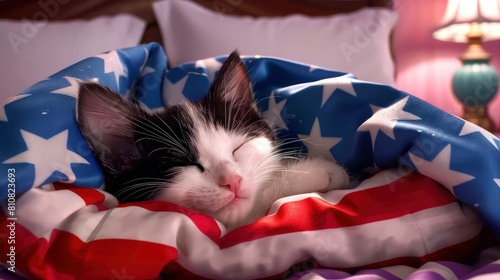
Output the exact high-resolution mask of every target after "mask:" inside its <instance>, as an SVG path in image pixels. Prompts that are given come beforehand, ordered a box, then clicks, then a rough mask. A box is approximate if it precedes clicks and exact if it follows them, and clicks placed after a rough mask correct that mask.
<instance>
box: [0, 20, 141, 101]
mask: <svg viewBox="0 0 500 280" xmlns="http://www.w3.org/2000/svg"><path fill="white" fill-rule="evenodd" d="M145 28H146V23H145V22H144V21H143V20H142V19H139V18H137V17H134V16H131V15H125V14H123V15H117V16H114V17H98V18H94V19H92V20H72V21H57V22H56V21H54V22H46V21H45V22H43V21H41V22H34V21H31V20H28V19H24V20H0V50H1V51H0V61H1V62H2V68H3V71H2V74H1V75H0V85H2V88H1V90H0V101H1V100H3V99H5V98H7V97H9V96H12V95H15V94H17V93H19V92H21V91H23V90H25V89H26V88H28V87H29V86H31V85H33V84H34V83H37V82H39V81H41V80H43V79H45V78H47V77H48V76H50V75H52V74H54V73H56V72H58V71H59V70H62V69H64V68H66V67H67V66H70V65H71V64H73V63H75V62H78V61H80V60H82V59H84V58H87V57H89V56H92V55H96V54H100V53H102V52H105V51H109V50H113V49H119V48H125V47H131V46H134V45H137V44H138V43H139V42H140V41H141V38H142V35H143V33H144V30H145Z"/></svg>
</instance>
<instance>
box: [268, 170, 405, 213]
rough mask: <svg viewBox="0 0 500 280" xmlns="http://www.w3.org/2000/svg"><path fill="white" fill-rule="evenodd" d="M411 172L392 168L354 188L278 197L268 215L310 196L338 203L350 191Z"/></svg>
mask: <svg viewBox="0 0 500 280" xmlns="http://www.w3.org/2000/svg"><path fill="white" fill-rule="evenodd" d="M411 172H412V171H411V170H408V169H401V168H391V169H387V170H383V171H381V172H379V173H377V174H375V175H374V176H373V177H371V178H369V179H367V180H364V181H363V182H361V184H359V185H358V186H357V187H356V188H354V189H348V190H333V191H329V192H327V193H307V194H299V195H293V196H288V197H284V198H281V199H278V200H277V201H276V202H274V203H273V205H272V206H271V208H270V209H269V212H268V215H273V214H276V213H277V212H278V210H279V208H280V207H281V206H282V205H283V204H285V203H289V202H293V201H299V200H304V199H307V198H310V197H315V198H322V199H323V200H326V201H327V202H329V203H331V204H338V203H339V202H340V201H341V200H342V199H343V198H344V197H345V196H346V195H348V194H350V193H355V192H359V191H364V190H368V189H373V188H377V187H381V186H385V185H388V184H391V183H393V182H395V181H397V180H400V179H401V178H403V177H404V176H406V175H408V174H410V173H411Z"/></svg>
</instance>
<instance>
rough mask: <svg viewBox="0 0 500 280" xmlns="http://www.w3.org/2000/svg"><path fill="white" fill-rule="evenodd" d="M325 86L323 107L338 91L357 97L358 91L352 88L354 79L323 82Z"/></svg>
mask: <svg viewBox="0 0 500 280" xmlns="http://www.w3.org/2000/svg"><path fill="white" fill-rule="evenodd" d="M320 82H322V84H323V99H322V100H321V106H322V107H323V105H325V102H326V101H327V100H328V98H330V96H332V94H333V93H334V92H335V91H336V90H337V89H341V90H343V91H345V92H347V93H349V94H350V95H352V96H356V91H355V90H354V87H353V86H352V79H350V78H347V77H337V78H330V79H324V80H321V81H320Z"/></svg>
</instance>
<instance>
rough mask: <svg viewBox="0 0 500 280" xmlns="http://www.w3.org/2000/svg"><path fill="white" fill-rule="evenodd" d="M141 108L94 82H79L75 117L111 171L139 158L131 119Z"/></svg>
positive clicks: (142, 113)
mask: <svg viewBox="0 0 500 280" xmlns="http://www.w3.org/2000/svg"><path fill="white" fill-rule="evenodd" d="M144 114H146V112H145V111H143V109H141V108H140V107H138V106H137V105H135V104H133V103H132V102H130V101H127V100H125V99H124V98H123V97H122V96H120V95H119V94H117V93H115V92H113V91H111V90H110V89H109V88H107V87H104V86H102V85H100V84H97V83H90V82H89V83H82V84H80V90H79V97H78V107H77V121H78V125H79V126H80V130H81V132H82V134H83V135H84V137H85V139H86V140H87V143H88V144H89V146H90V148H91V149H92V150H93V151H94V154H95V155H96V156H97V157H98V158H99V160H100V162H101V165H102V167H103V168H105V169H106V170H107V171H108V172H109V173H111V174H119V173H121V172H123V171H127V170H129V169H130V168H132V166H131V164H132V162H133V161H134V160H136V159H138V158H139V150H138V147H137V145H136V143H135V139H134V120H137V119H138V118H141V117H142V116H143V115H144Z"/></svg>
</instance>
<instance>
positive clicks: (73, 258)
mask: <svg viewBox="0 0 500 280" xmlns="http://www.w3.org/2000/svg"><path fill="white" fill-rule="evenodd" d="M8 223H10V221H8V220H7V219H6V216H5V214H4V213H3V212H1V214H0V226H1V227H2V229H5V228H7V224H8ZM15 232H16V235H15V237H16V239H15V240H16V243H15V253H16V259H15V266H16V271H20V272H22V273H24V274H25V275H26V276H28V277H29V279H46V280H50V279H57V280H66V279H76V278H77V277H78V278H79V279H107V280H109V279H132V278H131V277H134V278H133V279H157V278H158V276H159V275H160V273H161V271H162V269H163V268H164V267H165V265H167V264H169V263H171V262H175V261H176V260H177V250H176V249H175V248H172V247H170V246H166V245H163V244H157V243H152V242H145V241H136V240H126V239H106V240H94V241H91V242H89V243H85V242H83V241H82V240H80V239H79V238H78V237H76V236H75V235H73V234H72V233H69V232H65V231H60V230H54V231H53V232H52V235H51V238H50V240H49V242H47V241H46V240H45V239H43V238H37V237H36V236H34V235H33V234H31V232H29V231H28V230H26V228H24V227H23V226H22V225H21V224H19V223H16V229H15ZM7 240H8V238H7V237H5V236H4V235H2V236H1V237H0V243H1V244H2V246H0V254H1V255H0V260H1V261H2V262H3V263H6V262H7V261H8V259H7V254H8V253H9V251H8V250H9V249H10V246H4V244H7ZM120 277H122V278H120ZM127 277H128V278H127Z"/></svg>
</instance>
